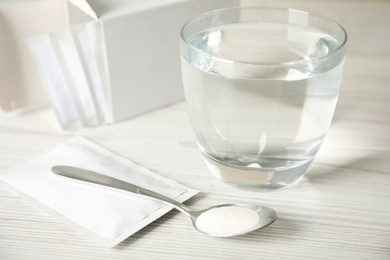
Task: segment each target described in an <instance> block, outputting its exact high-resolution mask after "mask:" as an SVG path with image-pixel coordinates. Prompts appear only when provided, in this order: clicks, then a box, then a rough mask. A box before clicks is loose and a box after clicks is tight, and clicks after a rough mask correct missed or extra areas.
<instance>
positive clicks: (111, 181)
mask: <svg viewBox="0 0 390 260" xmlns="http://www.w3.org/2000/svg"><path fill="white" fill-rule="evenodd" d="M51 170H52V172H54V173H55V174H58V175H61V176H64V177H67V178H71V179H75V180H79V181H84V182H89V183H94V184H98V185H102V186H106V187H110V188H114V189H119V190H124V191H127V192H130V193H133V194H136V195H141V196H144V197H149V198H152V199H156V200H159V201H163V202H165V203H167V204H170V205H172V206H174V207H175V208H176V209H178V210H180V211H181V212H183V213H184V214H186V215H188V216H190V217H191V214H190V212H191V211H192V209H190V208H189V207H187V206H185V205H183V204H181V203H179V202H177V201H175V200H173V199H171V198H168V197H166V196H164V195H162V194H159V193H157V192H154V191H151V190H148V189H144V188H142V187H139V186H137V185H134V184H131V183H128V182H124V181H121V180H118V179H115V178H113V177H110V176H107V175H103V174H100V173H97V172H94V171H90V170H86V169H82V168H78V167H72V166H62V165H60V166H54V167H52V168H51Z"/></svg>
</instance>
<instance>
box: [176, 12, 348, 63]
mask: <svg viewBox="0 0 390 260" xmlns="http://www.w3.org/2000/svg"><path fill="white" fill-rule="evenodd" d="M245 9H247V10H263V11H285V12H296V13H306V14H308V15H309V16H312V17H316V18H319V19H321V20H324V21H326V22H328V23H331V24H334V25H336V26H337V27H339V28H340V29H341V32H342V34H343V35H344V39H343V41H342V42H341V44H340V45H339V46H338V47H337V48H336V49H334V50H332V51H331V52H329V53H327V54H326V55H324V56H321V57H316V58H311V59H305V60H296V61H288V62H246V61H238V60H234V59H226V58H221V57H217V56H215V55H213V54H210V53H208V52H204V51H202V50H200V49H198V48H196V47H195V46H193V45H192V44H190V43H189V42H188V39H186V38H185V37H184V33H185V31H186V29H187V28H188V26H190V25H191V24H193V23H195V22H197V21H199V20H201V19H203V18H205V17H208V16H211V15H213V14H216V13H222V12H227V11H233V10H245ZM210 28H212V27H210ZM180 39H181V41H182V42H183V43H184V44H185V45H186V46H187V47H189V48H190V49H191V50H193V51H195V52H196V53H198V54H199V55H202V56H205V57H207V58H212V59H214V60H218V61H221V62H226V63H239V64H247V65H256V66H291V65H299V64H306V63H314V62H321V61H323V60H327V59H329V58H330V57H332V56H334V55H336V54H337V53H339V52H340V51H341V50H342V49H343V48H345V46H346V43H347V39H348V34H347V32H346V30H345V29H344V27H343V26H342V25H341V24H340V23H338V22H336V21H335V20H333V19H331V18H328V17H326V16H323V15H320V14H316V13H312V12H308V11H303V10H299V9H293V8H278V7H258V6H236V7H228V8H222V9H216V10H213V11H209V12H205V13H203V14H200V15H197V16H195V17H193V18H192V19H190V20H189V21H187V22H186V23H185V24H184V25H183V26H182V28H181V30H180Z"/></svg>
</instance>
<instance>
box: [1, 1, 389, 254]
mask: <svg viewBox="0 0 390 260" xmlns="http://www.w3.org/2000/svg"><path fill="white" fill-rule="evenodd" d="M251 2H252V3H253V2H256V3H257V4H261V5H274V6H275V5H276V6H281V7H292V8H299V9H306V10H309V11H314V12H316V13H322V14H324V15H327V16H330V17H332V18H334V19H337V20H338V21H339V22H340V23H341V24H342V25H344V27H345V28H346V29H347V31H348V33H349V42H348V48H347V49H348V51H347V63H346V65H345V73H344V75H345V76H344V81H343V85H342V91H341V95H340V99H339V104H338V107H337V111H336V114H335V118H334V122H333V124H332V127H331V129H330V131H329V134H328V136H327V137H326V141H325V143H324V144H323V146H322V148H321V151H320V153H319V155H318V157H317V158H316V160H315V162H314V163H313V165H312V166H311V168H310V169H309V171H308V173H307V174H306V176H305V177H304V178H303V180H302V181H301V182H300V183H299V184H297V185H296V186H294V187H291V188H287V189H282V190H277V191H273V192H255V191H246V190H239V189H235V188H232V187H230V186H227V185H225V184H224V183H221V182H220V181H218V180H216V179H215V178H214V177H213V176H212V175H211V174H210V172H209V170H208V169H207V168H206V166H205V164H204V163H203V161H202V158H201V155H200V153H199V152H198V150H197V148H196V145H195V143H194V139H193V134H192V131H191V128H190V124H189V121H188V118H187V114H186V108H185V104H184V103H179V104H174V105H172V106H169V107H166V108H163V109H160V110H157V111H154V112H151V113H148V114H145V115H142V116H139V117H137V118H133V119H131V120H128V121H125V122H122V123H118V124H115V125H112V126H103V127H97V128H90V129H82V130H79V131H76V132H61V131H60V130H58V127H57V126H56V125H53V124H51V123H50V121H49V120H47V117H46V116H47V115H48V114H49V115H50V113H51V110H50V108H46V109H38V110H32V111H31V110H27V111H20V112H17V113H11V114H0V171H2V170H6V169H7V168H9V167H15V166H17V165H19V164H22V163H24V162H26V161H28V160H29V159H31V158H33V157H34V156H36V155H37V154H39V153H41V152H45V151H47V150H49V149H50V148H52V147H54V146H56V145H58V144H59V143H61V142H63V141H65V140H67V139H68V138H70V137H71V136H74V135H81V136H85V137H87V138H89V139H91V140H92V141H94V142H96V143H97V144H99V145H101V146H103V147H106V148H108V149H110V150H111V151H113V152H115V153H117V154H119V155H121V156H124V157H126V158H128V159H130V160H132V161H134V162H135V163H137V164H139V165H142V166H144V167H146V168H149V169H151V170H153V171H155V172H157V173H159V174H161V175H163V176H166V177H169V178H171V179H174V180H176V181H178V182H181V183H183V184H185V185H187V186H189V187H192V188H195V189H198V190H201V191H202V192H201V193H200V194H199V195H196V196H195V197H194V198H192V199H190V200H189V201H188V202H187V204H188V205H191V206H194V207H199V208H202V207H207V206H211V205H214V204H218V203H224V202H231V201H244V202H253V203H261V204H264V205H267V206H270V207H273V208H274V209H275V210H276V211H277V212H278V214H279V219H278V220H277V221H276V222H275V223H274V224H273V225H271V226H270V227H267V228H266V229H264V230H261V231H258V232H254V233H252V234H250V235H247V236H243V237H239V238H233V239H217V238H210V237H206V236H204V235H202V234H200V233H198V232H196V231H195V230H193V228H192V226H191V224H190V222H189V220H188V219H187V217H185V216H184V215H182V214H180V213H178V212H177V211H171V212H169V213H168V214H166V215H165V216H163V217H162V218H160V219H159V220H157V221H155V222H154V223H152V224H151V225H149V226H147V227H146V228H144V229H142V230H141V231H139V232H137V233H136V234H135V235H133V236H131V237H130V238H128V239H127V240H125V241H124V242H123V243H121V244H119V245H118V246H117V247H114V248H112V249H108V248H104V247H101V246H99V245H97V244H95V243H94V242H93V241H90V240H89V239H87V238H86V237H84V236H83V235H81V234H79V233H77V232H75V231H74V230H73V229H71V228H70V227H68V226H67V225H65V224H63V223H61V222H60V221H59V220H57V219H56V218H54V217H52V216H51V215H49V214H48V213H46V212H45V211H43V210H41V209H39V208H37V207H36V206H34V205H32V204H31V203H30V202H28V201H26V200H24V199H22V198H20V197H19V196H17V195H15V194H14V193H12V192H10V191H9V190H8V189H7V188H6V187H5V186H3V185H0V259H2V260H3V259H4V260H12V259H23V260H25V259H29V260H31V259H375V260H377V259H390V86H389V82H390V1H385V0H382V1H379V0H371V1H360V0H354V1H352V0H351V1H349V0H345V1H307V0H304V1H303V0H296V1H294V2H292V1H287V0H284V1H278V2H273V1H263V2H260V3H259V2H258V1H246V2H244V4H250V3H251Z"/></svg>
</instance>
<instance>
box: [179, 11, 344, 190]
mask: <svg viewBox="0 0 390 260" xmlns="http://www.w3.org/2000/svg"><path fill="white" fill-rule="evenodd" d="M346 40H347V35H346V32H345V30H344V29H343V28H342V27H341V26H340V25H339V24H338V23H336V22H334V21H332V20H331V19H328V18H326V17H322V16H319V15H315V14H311V13H308V12H305V11H299V10H292V9H276V8H257V7H235V8H228V9H221V10H216V11H212V12H209V13H205V14H203V15H200V16H198V17H196V18H194V19H193V20H191V21H189V22H187V23H186V24H185V25H184V26H183V28H182V30H181V55H182V76H183V83H184V91H185V98H186V102H187V107H188V112H189V117H190V120H191V124H192V128H193V131H194V133H195V137H196V141H197V144H198V147H199V149H200V151H201V153H202V154H203V157H204V159H205V161H206V164H207V165H208V167H209V168H210V170H211V172H212V173H213V174H214V175H215V176H216V177H217V178H219V179H221V180H222V181H224V182H226V183H228V184H231V185H235V186H240V187H254V188H262V189H276V188H281V187H284V186H287V185H290V184H292V183H295V182H297V181H298V180H299V179H300V178H301V177H302V176H303V174H304V173H305V171H306V170H307V168H308V167H309V165H310V164H311V162H312V161H313V159H314V157H315V156H316V154H317V152H318V150H319V148H320V146H321V143H322V142H323V139H324V137H325V134H326V132H327V130H328V128H329V126H330V124H331V121H332V117H333V114H334V111H335V107H336V103H337V99H338V94H339V87H340V83H341V78H342V69H343V63H344V58H345V48H346Z"/></svg>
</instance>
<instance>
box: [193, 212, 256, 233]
mask: <svg viewBox="0 0 390 260" xmlns="http://www.w3.org/2000/svg"><path fill="white" fill-rule="evenodd" d="M258 223H259V215H258V214H257V212H256V211H254V210H251V209H248V208H243V207H239V206H233V205H232V206H222V207H217V208H212V209H210V210H208V211H205V212H203V213H202V214H200V216H199V217H198V218H197V220H196V223H195V224H196V227H197V228H198V229H199V230H200V231H202V232H204V233H208V234H211V235H215V236H233V235H238V234H243V233H246V232H249V231H252V230H253V229H254V228H255V227H256V225H257V224H258Z"/></svg>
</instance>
